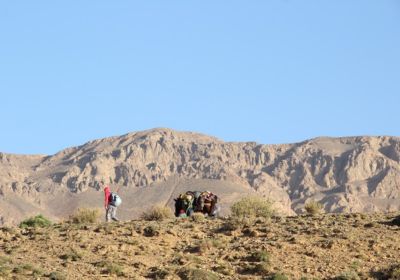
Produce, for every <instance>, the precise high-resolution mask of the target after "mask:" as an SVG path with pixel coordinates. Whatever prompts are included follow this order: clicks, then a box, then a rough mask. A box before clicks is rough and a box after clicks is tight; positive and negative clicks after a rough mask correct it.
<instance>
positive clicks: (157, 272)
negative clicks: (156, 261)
mask: <svg viewBox="0 0 400 280" xmlns="http://www.w3.org/2000/svg"><path fill="white" fill-rule="evenodd" d="M169 275H170V272H169V271H168V270H166V269H164V268H160V267H152V268H150V272H149V274H148V277H150V278H151V279H156V280H158V279H166V278H167V277H168V276H169Z"/></svg>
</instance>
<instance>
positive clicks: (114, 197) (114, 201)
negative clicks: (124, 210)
mask: <svg viewBox="0 0 400 280" xmlns="http://www.w3.org/2000/svg"><path fill="white" fill-rule="evenodd" d="M121 203H122V199H121V198H120V197H119V195H118V194H116V193H113V192H112V193H110V204H111V205H112V206H116V207H118V206H120V205H121Z"/></svg>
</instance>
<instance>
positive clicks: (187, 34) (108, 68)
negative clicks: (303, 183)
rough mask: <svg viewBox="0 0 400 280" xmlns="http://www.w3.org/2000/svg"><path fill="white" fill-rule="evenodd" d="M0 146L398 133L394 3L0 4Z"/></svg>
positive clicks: (397, 9)
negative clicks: (169, 134) (117, 138)
mask: <svg viewBox="0 0 400 280" xmlns="http://www.w3.org/2000/svg"><path fill="white" fill-rule="evenodd" d="M0 104H1V110H0V130H1V137H0V151H2V152H8V153H29V154H37V153H40V154H53V153H55V152H57V151H59V150H61V149H63V148H66V147H70V146H75V145H80V144H83V143H84V142H86V141H89V140H92V139H96V138H101V137H107V136H113V135H120V134H125V133H128V132H132V131H138V130H144V129H149V128H153V127H169V128H173V129H177V130H189V131H197V132H202V133H205V134H210V135H214V136H216V137H218V138H221V139H223V140H227V141H257V142H260V143H265V144H268V143H290V142H298V141H302V140H305V139H308V138H312V137H317V136H352V135H393V136H399V135H400V125H399V120H400V112H399V104H400V2H399V1H397V0H391V1H389V0H379V1H376V0H359V1H357V0H351V1H349V0H335V1H328V0H314V1H313V0H306V1H299V0H296V1H295V0H280V1H274V0H268V1H265V0H262V1H261V0H260V1H234V0H229V1H165V0H162V1H161V0H160V1H151V0H149V1H130V0H129V1H108V0H107V1H105V0H104V1H102V0H93V1H89V0H88V1H40V0H39V1H6V0H4V1H1V2H0Z"/></svg>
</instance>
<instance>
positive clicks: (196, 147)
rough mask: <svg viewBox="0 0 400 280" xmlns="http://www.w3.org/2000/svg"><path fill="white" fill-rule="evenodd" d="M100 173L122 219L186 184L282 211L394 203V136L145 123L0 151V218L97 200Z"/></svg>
mask: <svg viewBox="0 0 400 280" xmlns="http://www.w3.org/2000/svg"><path fill="white" fill-rule="evenodd" d="M101 180H104V181H106V182H107V183H110V184H111V186H112V188H115V189H116V188H119V191H120V193H121V196H122V197H123V201H124V202H123V206H122V207H121V209H120V214H121V216H122V217H123V218H125V219H132V218H135V217H137V215H138V213H139V211H136V210H137V209H143V208H146V207H149V206H151V205H152V204H155V203H160V204H164V205H171V204H172V199H173V197H174V196H175V195H177V194H178V193H179V192H180V191H184V190H186V189H193V188H198V189H210V190H211V191H213V192H215V193H217V194H218V195H219V196H220V197H221V204H222V206H223V207H222V208H223V209H228V208H229V207H228V206H229V205H230V204H231V203H232V202H233V201H234V200H235V199H237V198H238V197H241V196H243V195H247V194H249V193H254V192H256V193H257V195H260V196H265V197H267V198H269V199H270V200H272V201H274V202H275V206H276V208H279V209H280V211H281V212H282V213H283V214H288V215H293V214H295V213H302V212H303V211H304V210H303V209H304V204H305V203H307V202H308V201H311V200H316V201H319V202H320V203H322V204H323V206H324V208H325V211H326V212H376V211H384V212H386V211H398V210H400V138H398V137H348V138H317V139H312V140H308V141H304V142H302V143H296V144H285V145H262V144H257V143H254V142H246V143H231V142H223V141H221V140H218V139H216V138H214V137H210V136H206V135H201V134H197V133H192V132H177V131H173V130H170V129H153V130H149V131H143V132H136V133H130V134H126V135H123V136H118V137H111V138H105V139H100V140H95V141H91V142H88V143H86V144H84V145H82V146H79V147H73V148H68V149H65V150H63V151H60V152H59V153H57V154H55V155H52V156H40V155H38V156H31V155H29V156H23V155H11V154H2V153H0V224H7V223H15V222H18V221H19V220H21V219H22V218H24V217H26V216H27V215H32V214H36V213H44V214H46V215H47V216H49V217H52V218H54V219H59V218H63V217H67V216H68V215H69V214H70V213H71V212H72V211H73V210H75V209H76V208H77V207H80V206H83V207H101V205H102V202H101V200H102V192H101V189H100V187H99V184H98V182H99V181H101Z"/></svg>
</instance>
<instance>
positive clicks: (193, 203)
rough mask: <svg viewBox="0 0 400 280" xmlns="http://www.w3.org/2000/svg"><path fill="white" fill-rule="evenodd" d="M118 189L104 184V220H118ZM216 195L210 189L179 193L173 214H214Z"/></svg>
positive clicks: (185, 215) (179, 215)
mask: <svg viewBox="0 0 400 280" xmlns="http://www.w3.org/2000/svg"><path fill="white" fill-rule="evenodd" d="M117 193H118V189H117V191H116V192H112V191H111V189H110V186H108V185H105V186H104V208H105V210H106V222H109V221H111V220H113V221H119V219H118V218H117V207H118V206H119V205H120V204H121V202H122V200H121V198H120V197H119V196H118V194H117ZM217 202H218V197H217V196H216V195H215V194H213V193H212V192H210V191H204V192H202V191H188V192H186V193H183V194H180V195H179V196H178V198H176V199H175V216H176V217H188V216H191V215H192V214H193V213H195V212H200V213H203V214H204V215H206V216H216V215H217V214H218V212H219V210H220V208H219V206H218V205H217Z"/></svg>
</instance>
